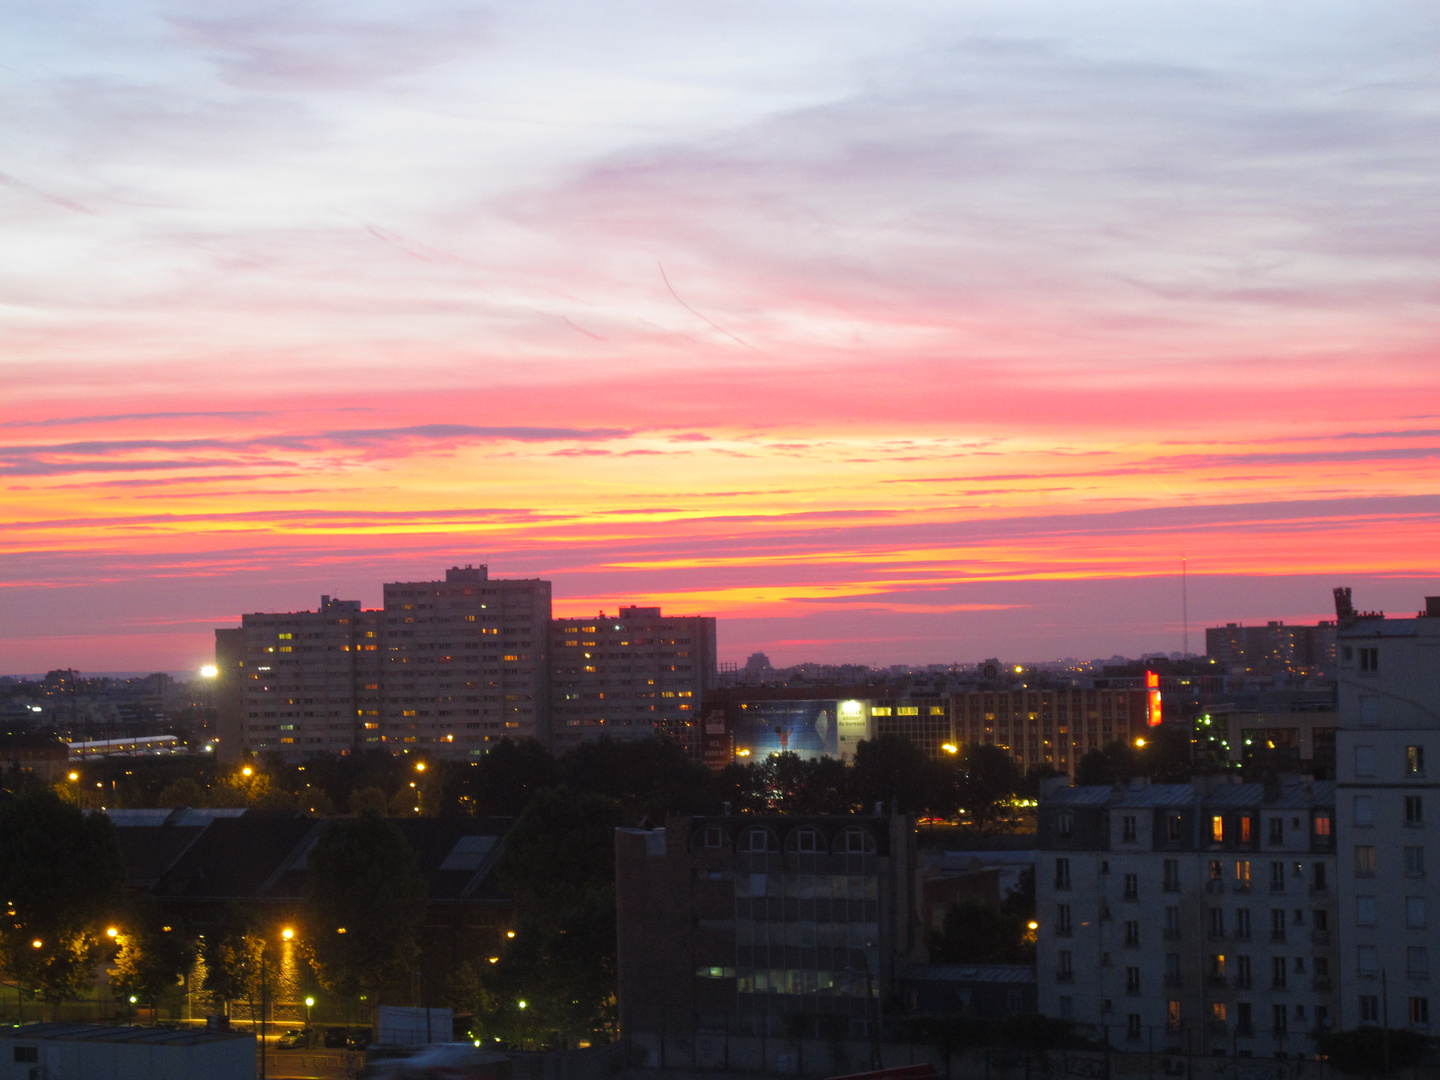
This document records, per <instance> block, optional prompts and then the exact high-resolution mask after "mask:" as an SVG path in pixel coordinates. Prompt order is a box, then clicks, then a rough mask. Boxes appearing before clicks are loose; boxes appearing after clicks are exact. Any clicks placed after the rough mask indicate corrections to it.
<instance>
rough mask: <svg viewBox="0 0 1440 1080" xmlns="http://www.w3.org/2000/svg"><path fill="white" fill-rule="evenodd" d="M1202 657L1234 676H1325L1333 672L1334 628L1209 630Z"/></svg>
mask: <svg viewBox="0 0 1440 1080" xmlns="http://www.w3.org/2000/svg"><path fill="white" fill-rule="evenodd" d="M1205 653H1206V655H1207V656H1209V657H1210V658H1211V659H1213V660H1215V661H1216V663H1217V664H1219V665H1220V666H1221V667H1222V668H1223V669H1224V670H1226V671H1228V672H1233V673H1236V674H1241V673H1244V674H1252V675H1280V674H1286V673H1288V674H1295V675H1328V674H1331V673H1333V671H1334V670H1335V668H1334V665H1335V624H1334V623H1333V622H1322V623H1318V624H1316V625H1315V626H1286V625H1285V624H1284V623H1283V622H1270V623H1266V625H1264V626H1242V625H1241V624H1239V623H1226V624H1225V625H1224V626H1211V627H1207V628H1206V630H1205Z"/></svg>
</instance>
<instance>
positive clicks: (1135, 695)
mask: <svg viewBox="0 0 1440 1080" xmlns="http://www.w3.org/2000/svg"><path fill="white" fill-rule="evenodd" d="M950 716H951V719H952V722H953V724H954V738H955V740H956V741H957V742H959V743H983V744H985V745H988V746H998V747H1000V748H1001V749H1003V750H1007V751H1009V753H1010V754H1011V755H1012V756H1013V757H1014V758H1015V762H1016V764H1018V765H1019V766H1020V768H1021V769H1024V770H1029V769H1033V768H1036V767H1037V766H1040V765H1049V766H1050V767H1052V768H1055V769H1058V770H1060V771H1061V772H1064V773H1068V774H1070V775H1071V776H1073V775H1074V774H1075V766H1076V765H1077V764H1079V761H1080V759H1081V758H1082V757H1083V756H1084V755H1085V754H1087V753H1089V752H1090V751H1091V750H1099V749H1100V748H1101V747H1103V746H1105V745H1106V744H1107V743H1111V742H1115V741H1117V740H1118V741H1120V742H1127V743H1133V742H1134V741H1135V740H1136V739H1142V738H1144V737H1145V734H1146V732H1147V731H1149V729H1150V728H1151V727H1152V726H1154V725H1155V724H1157V723H1159V691H1158V690H1153V689H1140V690H1132V689H1125V690H1114V689H1102V690H1079V689H1076V690H1030V689H1018V690H984V691H978V690H977V691H970V692H966V693H956V694H952V695H951V697H950Z"/></svg>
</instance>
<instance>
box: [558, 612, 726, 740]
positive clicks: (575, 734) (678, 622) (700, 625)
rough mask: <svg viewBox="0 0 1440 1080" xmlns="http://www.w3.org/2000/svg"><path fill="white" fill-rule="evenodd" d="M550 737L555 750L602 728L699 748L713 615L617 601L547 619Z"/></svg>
mask: <svg viewBox="0 0 1440 1080" xmlns="http://www.w3.org/2000/svg"><path fill="white" fill-rule="evenodd" d="M549 635H550V686H551V695H552V696H551V702H550V708H551V714H550V715H551V720H550V740H551V744H552V746H553V747H554V748H555V750H556V751H557V752H559V751H563V750H566V749H568V748H570V747H572V746H575V745H577V744H579V743H581V742H585V741H588V740H590V739H596V738H599V737H600V736H601V735H609V736H611V737H614V738H619V739H641V738H646V737H648V736H652V735H664V736H668V737H670V738H673V739H675V740H677V741H678V742H680V743H681V744H682V745H684V746H685V747H686V748H687V749H689V750H691V751H692V752H694V753H699V750H700V742H701V737H700V736H701V732H700V707H701V704H702V702H703V701H704V698H705V695H706V693H707V692H708V691H709V690H710V689H711V688H712V687H713V686H714V685H715V671H716V664H715V620H714V619H713V618H711V617H707V616H700V615H662V614H661V613H660V609H659V608H658V607H622V608H621V609H620V611H619V614H617V615H606V614H605V613H604V612H601V613H600V614H599V615H595V616H592V617H589V618H583V619H552V620H550V625H549Z"/></svg>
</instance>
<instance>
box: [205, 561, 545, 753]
mask: <svg viewBox="0 0 1440 1080" xmlns="http://www.w3.org/2000/svg"><path fill="white" fill-rule="evenodd" d="M384 597H385V601H384V603H385V606H384V608H383V609H380V610H362V608H361V605H360V602H359V601H358V600H335V599H332V598H330V597H328V596H324V597H321V600H320V606H319V608H318V609H317V610H315V611H299V612H283V613H257V614H249V615H245V616H242V618H241V621H240V627H239V628H238V629H233V628H225V629H220V630H217V631H216V649H215V652H216V666H217V668H218V669H219V672H220V673H219V675H218V676H217V695H216V703H217V712H218V713H219V717H218V724H219V728H220V744H219V745H220V749H221V755H222V760H226V761H234V760H236V759H237V758H238V757H240V756H241V755H243V754H244V753H246V752H261V751H266V752H275V753H279V754H281V755H282V756H284V757H285V758H287V759H290V760H299V759H301V758H303V757H304V756H305V755H307V754H312V753H325V752H328V753H348V752H350V751H352V750H356V749H361V748H365V747H381V748H385V749H390V750H398V751H417V752H419V751H423V752H425V753H427V754H431V755H436V756H440V757H453V758H464V757H467V756H470V755H473V754H478V753H483V752H484V748H485V744H486V743H488V742H491V741H495V740H498V739H501V738H505V737H509V738H532V737H533V738H543V737H544V736H545V735H546V733H547V723H548V716H549V642H548V635H547V629H548V626H549V619H550V583H549V582H548V581H539V580H502V579H491V578H490V577H489V575H488V573H487V572H486V568H485V567H483V566H481V567H469V566H467V567H455V568H452V569H450V570H448V571H447V572H446V575H445V579H444V580H443V581H411V582H394V583H390V584H387V585H385V586H384Z"/></svg>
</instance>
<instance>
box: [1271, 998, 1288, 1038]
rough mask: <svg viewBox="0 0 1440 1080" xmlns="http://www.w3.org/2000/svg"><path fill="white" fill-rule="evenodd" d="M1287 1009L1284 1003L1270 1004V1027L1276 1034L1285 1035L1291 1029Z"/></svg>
mask: <svg viewBox="0 0 1440 1080" xmlns="http://www.w3.org/2000/svg"><path fill="white" fill-rule="evenodd" d="M1286 1013H1287V1010H1286V1008H1285V1006H1284V1005H1272V1006H1270V1027H1271V1029H1272V1033H1273V1034H1275V1035H1284V1034H1285V1032H1286V1031H1287V1030H1288V1029H1289V1024H1288V1022H1287V1021H1288V1017H1287V1015H1286Z"/></svg>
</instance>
